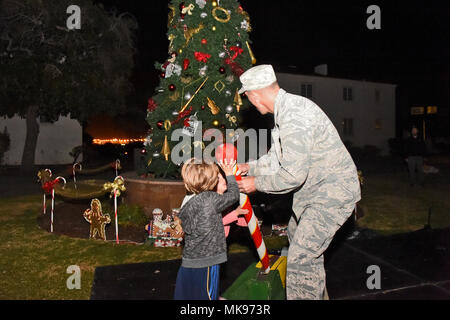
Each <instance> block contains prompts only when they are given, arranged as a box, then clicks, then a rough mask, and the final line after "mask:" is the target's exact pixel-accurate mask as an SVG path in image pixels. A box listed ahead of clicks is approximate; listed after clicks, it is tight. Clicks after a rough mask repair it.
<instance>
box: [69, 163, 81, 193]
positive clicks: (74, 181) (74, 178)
mask: <svg viewBox="0 0 450 320" xmlns="http://www.w3.org/2000/svg"><path fill="white" fill-rule="evenodd" d="M76 166H79V167H80V171H81V169H83V167H82V166H81V163H79V162H77V163H75V164H74V165H73V166H72V175H73V183H74V185H75V189H77V178H76V170H75V167H76Z"/></svg>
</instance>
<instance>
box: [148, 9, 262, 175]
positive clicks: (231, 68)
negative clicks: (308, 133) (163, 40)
mask: <svg viewBox="0 0 450 320" xmlns="http://www.w3.org/2000/svg"><path fill="white" fill-rule="evenodd" d="M167 29H168V31H167V38H168V40H169V48H168V58H167V60H166V61H165V62H163V63H156V64H155V67H156V68H157V70H159V72H160V78H161V80H160V84H159V86H158V87H157V88H156V90H155V91H156V92H155V95H154V96H153V97H151V98H150V99H149V100H148V110H147V111H148V112H147V121H148V123H149V125H150V128H151V129H150V131H149V134H148V137H147V141H146V143H145V145H146V153H147V158H146V165H147V168H146V170H147V173H153V174H154V176H155V177H164V178H170V177H176V176H177V174H178V172H179V164H180V163H176V162H175V163H174V162H173V161H171V152H175V151H176V152H183V153H186V154H191V153H192V155H194V151H195V148H200V149H202V150H204V148H205V143H204V142H203V141H199V140H196V139H195V138H194V136H195V137H198V136H199V134H200V136H201V137H205V136H206V135H208V129H211V128H215V129H218V130H221V131H222V132H223V134H224V135H225V133H226V129H237V128H238V126H239V125H240V111H241V110H242V108H243V107H245V104H246V103H247V101H246V100H245V99H244V100H243V99H242V98H241V96H240V95H239V93H238V90H239V88H240V87H241V83H240V81H239V76H240V75H241V74H242V73H243V72H244V71H245V70H247V69H248V68H250V67H251V66H252V64H254V63H255V62H256V60H255V58H254V56H253V53H252V50H251V47H250V44H251V41H250V39H249V36H248V33H249V32H250V31H251V26H250V18H249V16H248V14H247V13H246V12H245V11H244V9H243V8H242V6H241V5H240V4H239V2H238V1H236V0H184V1H182V0H172V1H171V2H170V4H169V16H168V24H167ZM177 129H180V130H182V131H181V132H182V134H183V135H184V137H183V138H184V139H185V140H183V141H190V142H189V143H184V145H182V146H181V148H180V141H181V139H180V140H179V141H171V138H172V133H174V130H177ZM180 130H179V131H180ZM198 130H201V131H198ZM187 137H188V138H190V139H188V140H186V138H187ZM224 137H225V136H224ZM205 140H208V139H205ZM177 144H178V147H176V148H175V150H174V149H173V148H174V147H175V146H176V145H177Z"/></svg>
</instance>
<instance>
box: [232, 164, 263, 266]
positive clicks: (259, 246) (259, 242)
mask: <svg viewBox="0 0 450 320" xmlns="http://www.w3.org/2000/svg"><path fill="white" fill-rule="evenodd" d="M236 172H237V165H235V166H234V169H233V173H234V176H235V177H236V181H241V180H242V177H241V175H240V174H239V175H236ZM239 205H240V206H241V208H242V209H244V210H248V213H247V214H245V215H244V219H245V221H246V222H247V225H248V230H249V231H250V234H251V236H252V239H253V243H254V244H255V247H256V251H257V252H258V256H259V259H260V260H261V263H262V265H263V267H262V269H263V270H264V273H269V271H270V261H269V255H268V253H267V248H266V244H265V243H264V239H263V237H262V234H261V230H260V228H259V225H258V222H257V220H256V216H255V212H254V211H253V208H252V204H251V203H250V199H249V197H248V195H246V194H245V193H241V194H240V198H239Z"/></svg>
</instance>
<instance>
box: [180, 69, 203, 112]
mask: <svg viewBox="0 0 450 320" xmlns="http://www.w3.org/2000/svg"><path fill="white" fill-rule="evenodd" d="M206 80H208V77H206V79H205V80H204V81H203V82H202V84H201V85H200V86H199V87H198V88H197V90H195V93H194V94H193V95H192V96H191V98H190V99H189V100H188V101H187V102H186V104H185V105H184V106H183V107H182V108H181V109H180V111H178V112H179V113H181V112H183V111H184V110H186V108H187V107H188V106H189V104H190V103H191V101H192V99H194V97H195V95H196V94H197V93H198V92H199V91H200V89H201V88H202V87H203V85H204V84H205V82H206Z"/></svg>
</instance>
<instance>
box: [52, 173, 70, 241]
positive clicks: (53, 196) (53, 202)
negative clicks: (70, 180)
mask: <svg viewBox="0 0 450 320" xmlns="http://www.w3.org/2000/svg"><path fill="white" fill-rule="evenodd" d="M59 179H61V180H63V181H64V185H65V184H66V179H64V178H63V177H56V179H55V180H59ZM54 208H55V188H52V211H51V214H50V232H53V211H54Z"/></svg>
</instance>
